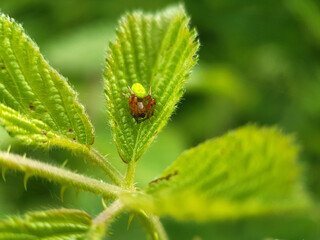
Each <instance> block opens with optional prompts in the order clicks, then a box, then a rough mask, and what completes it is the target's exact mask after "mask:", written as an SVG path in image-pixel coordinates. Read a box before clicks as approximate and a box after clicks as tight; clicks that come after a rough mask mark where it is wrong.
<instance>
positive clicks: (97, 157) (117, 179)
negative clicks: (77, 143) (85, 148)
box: [90, 148, 124, 186]
mask: <svg viewBox="0 0 320 240" xmlns="http://www.w3.org/2000/svg"><path fill="white" fill-rule="evenodd" d="M90 156H92V158H91V159H92V160H94V161H95V163H96V164H97V165H98V166H99V167H101V168H102V169H103V170H104V171H105V173H107V175H108V176H109V177H110V179H111V180H112V181H113V182H114V183H115V184H116V185H118V186H121V184H122V183H123V179H124V177H123V176H122V174H121V173H120V172H119V171H118V169H116V168H115V167H114V166H112V164H111V163H110V162H109V161H108V160H107V159H106V158H105V157H103V156H102V155H101V154H100V153H99V152H98V151H97V150H96V149H94V148H91V149H90Z"/></svg>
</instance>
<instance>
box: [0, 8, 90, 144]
mask: <svg viewBox="0 0 320 240" xmlns="http://www.w3.org/2000/svg"><path fill="white" fill-rule="evenodd" d="M0 123H1V124H2V125H4V127H5V128H6V130H7V131H8V132H9V133H10V134H11V135H12V136H16V137H18V138H20V139H21V140H22V141H24V142H25V143H32V144H36V145H42V146H48V145H49V143H50V140H51V139H53V138H55V139H57V138H64V139H68V140H70V141H76V142H78V143H81V144H84V145H90V144H92V143H93V139H94V133H93V127H92V125H91V123H90V121H89V119H88V117H87V116H86V114H85V112H84V108H83V106H82V105H81V104H80V103H79V102H78V101H77V96H76V93H75V92H74V91H73V90H72V89H71V87H70V86H69V85H68V83H67V80H66V79H65V78H63V77H62V76H61V75H59V73H58V72H56V71H55V70H54V69H53V68H52V67H50V66H49V64H48V63H47V62H46V61H45V59H44V58H43V56H42V55H41V54H40V52H39V48H38V47H37V46H36V45H35V43H34V42H33V41H32V40H31V39H30V38H29V37H28V36H27V35H26V34H25V33H24V31H23V28H22V27H21V25H19V24H17V23H16V22H15V21H13V20H12V19H11V18H9V17H7V16H5V15H3V14H0Z"/></svg>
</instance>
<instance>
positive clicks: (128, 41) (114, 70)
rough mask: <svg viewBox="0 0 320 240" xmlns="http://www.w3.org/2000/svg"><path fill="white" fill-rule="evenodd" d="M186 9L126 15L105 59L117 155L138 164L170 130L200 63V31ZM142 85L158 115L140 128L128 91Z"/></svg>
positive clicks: (106, 87)
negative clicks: (186, 86) (165, 129)
mask: <svg viewBox="0 0 320 240" xmlns="http://www.w3.org/2000/svg"><path fill="white" fill-rule="evenodd" d="M189 21H190V19H189V18H188V17H187V16H186V14H185V11H184V9H183V8H182V7H174V8H169V9H166V10H165V11H163V12H159V13H156V14H144V13H142V12H134V13H131V14H127V15H125V16H124V17H123V18H122V19H121V21H120V23H119V28H118V30H117V34H116V40H115V42H113V43H111V44H110V49H109V51H108V56H107V59H106V64H107V67H106V73H105V95H106V100H107V104H108V108H107V112H108V115H109V123H110V125H111V127H112V129H113V136H114V141H115V143H116V145H117V148H118V152H119V155H120V156H121V158H122V160H123V161H125V162H129V161H136V160H138V159H139V157H141V155H142V154H143V153H144V152H145V151H146V149H147V148H148V146H149V145H150V144H151V142H152V141H153V139H154V137H155V136H156V135H157V133H158V132H159V131H160V130H161V129H162V128H163V127H164V126H165V125H166V123H167V121H168V118H169V117H170V115H171V114H172V112H173V111H174V109H175V105H176V103H177V102H178V101H179V99H180V97H181V96H182V94H183V92H184V90H183V85H184V83H185V81H186V79H187V78H188V76H189V73H190V70H191V68H192V66H193V65H194V64H195V63H196V62H197V57H196V56H195V53H196V51H197V49H198V47H199V43H198V41H196V40H195V39H196V37H197V33H196V31H195V30H194V29H193V30H190V29H189V26H188V25H189ZM134 83H140V84H142V86H143V87H144V88H145V89H146V90H147V91H148V90H149V86H151V87H152V97H154V98H155V99H156V107H155V111H154V116H152V117H151V118H149V119H147V120H145V121H143V122H142V123H137V122H136V121H135V119H134V118H133V117H132V116H131V115H130V110H129V105H128V99H127V98H125V97H124V96H123V95H122V93H125V94H127V95H129V91H128V89H127V86H130V87H131V86H132V85H133V84H134Z"/></svg>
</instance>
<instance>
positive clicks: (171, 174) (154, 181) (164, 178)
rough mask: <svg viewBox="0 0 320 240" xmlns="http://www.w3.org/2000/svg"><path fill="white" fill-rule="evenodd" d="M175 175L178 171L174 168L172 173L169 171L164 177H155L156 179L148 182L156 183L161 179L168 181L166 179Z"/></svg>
mask: <svg viewBox="0 0 320 240" xmlns="http://www.w3.org/2000/svg"><path fill="white" fill-rule="evenodd" d="M177 175H178V171H177V170H176V171H174V172H173V173H170V174H168V175H167V176H165V177H160V178H157V179H155V180H153V181H151V182H150V183H149V184H152V183H157V182H159V181H163V180H167V181H168V180H170V178H172V177H173V176H177Z"/></svg>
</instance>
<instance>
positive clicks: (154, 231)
mask: <svg viewBox="0 0 320 240" xmlns="http://www.w3.org/2000/svg"><path fill="white" fill-rule="evenodd" d="M137 216H138V218H139V221H140V222H141V224H142V225H143V227H144V228H145V229H146V231H147V232H148V234H149V235H150V237H151V239H153V240H168V239H169V238H168V236H167V233H166V231H165V230H164V228H163V225H162V223H161V222H160V219H159V217H157V216H154V215H152V214H146V213H145V212H144V211H142V210H141V211H140V212H138V213H137Z"/></svg>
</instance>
